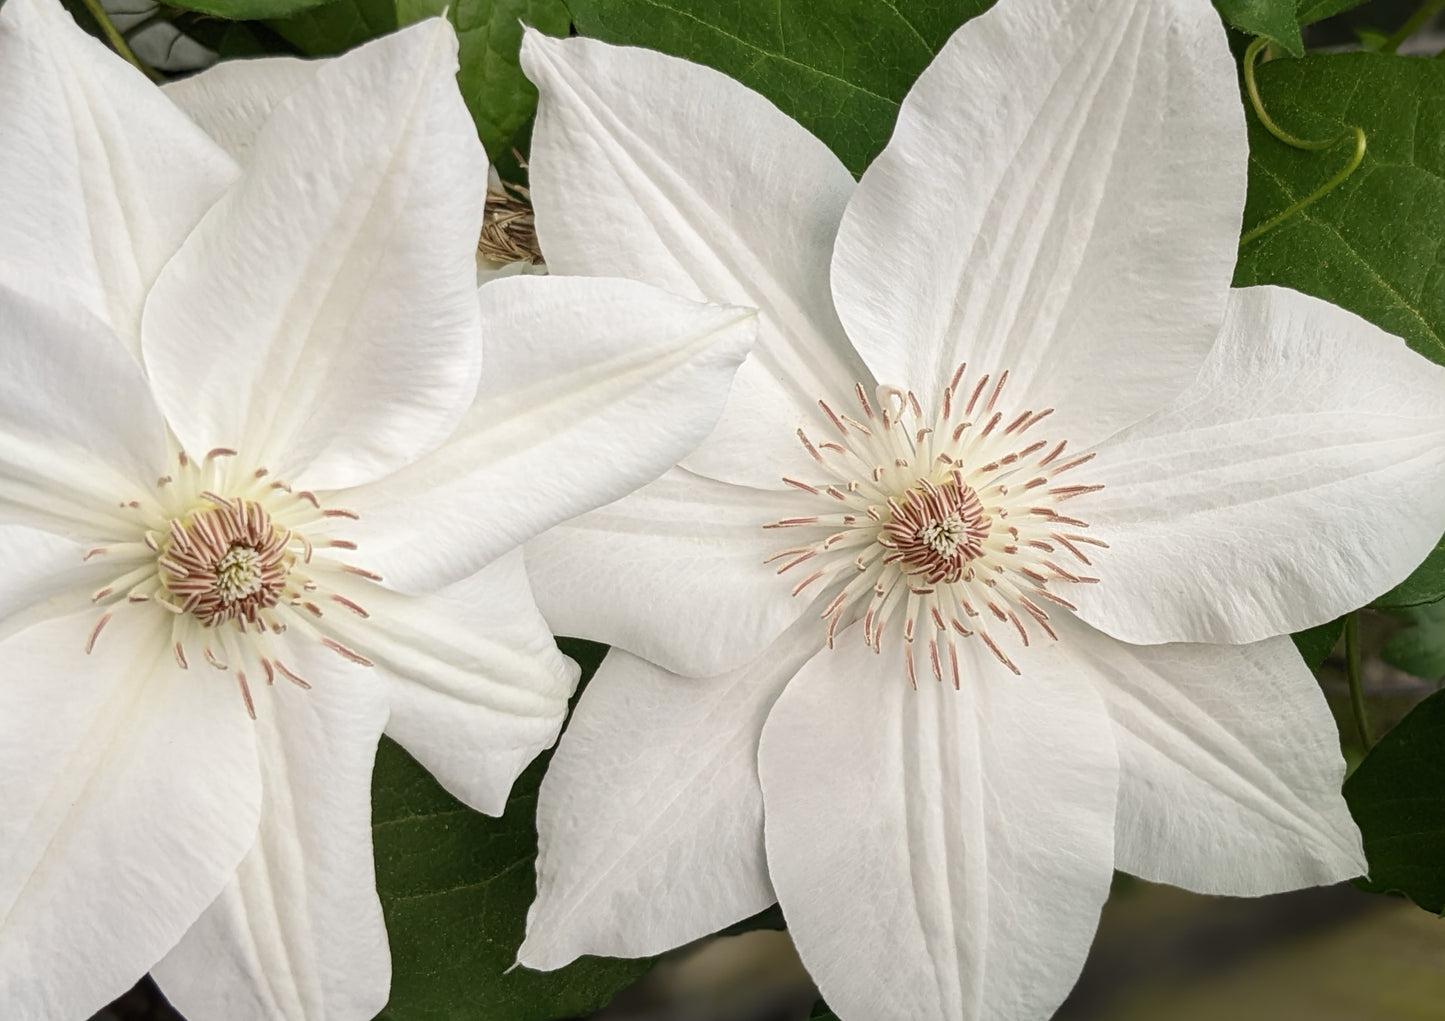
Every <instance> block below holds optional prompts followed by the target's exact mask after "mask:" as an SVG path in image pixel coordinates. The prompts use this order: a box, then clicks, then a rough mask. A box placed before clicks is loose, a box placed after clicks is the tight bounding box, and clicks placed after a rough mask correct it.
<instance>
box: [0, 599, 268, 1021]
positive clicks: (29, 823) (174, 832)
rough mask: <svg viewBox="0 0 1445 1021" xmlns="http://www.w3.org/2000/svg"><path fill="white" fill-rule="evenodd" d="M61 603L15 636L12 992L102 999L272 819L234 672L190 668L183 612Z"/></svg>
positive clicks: (7, 711)
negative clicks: (72, 609) (179, 660)
mask: <svg viewBox="0 0 1445 1021" xmlns="http://www.w3.org/2000/svg"><path fill="white" fill-rule="evenodd" d="M162 616H163V614H161V613H159V612H158V611H154V610H152V609H151V608H149V607H147V608H143V609H140V610H134V611H130V612H123V615H122V616H121V617H119V618H118V619H116V620H114V621H112V622H111V623H110V624H109V625H108V626H107V627H106V629H105V631H104V633H103V634H102V635H101V636H100V638H99V640H98V641H97V643H96V645H95V651H94V653H93V654H92V655H90V656H87V655H86V654H85V644H86V641H87V637H88V636H89V634H90V632H91V629H92V628H93V627H94V625H95V619H96V617H98V614H97V613H82V614H78V615H73V616H69V617H65V618H60V619H56V620H50V621H46V622H44V623H41V624H38V625H37V626H35V627H33V628H30V629H29V630H26V631H23V632H21V633H19V634H17V635H15V636H13V637H11V638H10V639H9V640H7V641H6V642H4V644H3V645H0V658H3V660H4V663H5V683H4V684H0V804H3V805H4V806H5V811H4V812H0V1003H4V1004H5V1013H6V1015H7V1016H9V1017H18V1018H72V1017H87V1016H89V1015H90V1014H92V1013H94V1012H95V1011H97V1010H99V1009H100V1008H101V1007H103V1006H104V1005H105V1004H106V1003H107V1002H108V1001H110V1000H112V999H114V998H115V997H116V996H119V995H120V994H121V993H123V992H125V990H126V989H128V988H130V986H131V985H132V984H133V983H134V982H135V981H136V980H137V979H139V978H140V977H141V976H142V975H143V974H145V972H146V970H147V969H148V968H150V966H151V965H152V964H153V963H155V961H156V960H157V959H158V958H159V957H160V956H161V955H162V954H163V953H165V952H166V950H167V949H169V948H170V947H171V946H173V945H174V944H175V942H176V940H178V939H179V938H180V937H181V935H182V934H183V933H184V932H185V931H186V928H187V927H188V926H190V924H191V923H192V922H193V921H195V919H196V918H197V917H198V916H199V915H200V913H201V912H202V911H203V910H205V907H206V905H207V904H209V903H211V901H212V900H214V899H215V897H216V895H217V894H218V893H220V891H221V889H222V887H224V885H225V884H226V882H227V881H228V880H229V879H230V877H231V875H232V874H233V873H234V872H235V869H236V865H237V863H238V862H239V861H240V860H241V858H242V856H243V855H244V854H245V853H246V849H247V848H249V847H250V846H251V842H252V840H253V839H254V838H255V833H256V819H257V814H258V811H259V801H260V791H261V785H260V779H259V777H258V775H257V772H256V751H255V744H254V738H253V736H252V725H251V721H250V719H249V718H248V717H247V716H246V710H245V708H244V707H243V706H242V704H241V699H240V696H239V695H238V694H237V692H236V687H235V683H234V682H233V681H232V680H231V679H230V678H228V677H226V676H225V675H223V674H219V673H217V672H216V671H213V670H210V669H207V670H206V671H205V673H204V674H201V673H197V672H196V671H194V670H191V671H183V670H181V669H179V668H178V667H177V666H176V665H175V661H174V659H173V658H172V655H171V649H170V643H169V641H168V638H167V635H168V634H169V618H167V619H166V620H161V619H159V618H161V617H162Z"/></svg>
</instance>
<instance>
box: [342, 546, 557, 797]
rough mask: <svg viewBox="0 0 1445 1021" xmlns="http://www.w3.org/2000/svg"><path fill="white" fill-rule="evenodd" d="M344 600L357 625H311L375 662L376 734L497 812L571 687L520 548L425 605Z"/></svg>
mask: <svg viewBox="0 0 1445 1021" xmlns="http://www.w3.org/2000/svg"><path fill="white" fill-rule="evenodd" d="M345 592H346V595H347V597H348V598H350V599H351V600H352V601H353V602H354V603H355V604H356V605H358V606H362V607H364V608H365V610H366V612H367V613H368V614H369V616H368V617H367V618H365V619H361V618H359V617H358V616H357V615H355V614H354V613H348V612H347V611H346V610H344V609H342V608H340V607H335V608H331V609H328V611H327V613H326V617H325V619H324V621H323V622H321V623H320V625H319V626H321V628H322V629H323V630H324V631H326V632H328V633H329V634H332V635H334V636H335V637H336V638H337V639H339V640H340V641H341V642H342V643H343V644H345V645H346V646H347V647H348V648H350V649H352V650H354V651H355V652H357V653H359V654H360V655H362V656H363V657H365V658H366V659H369V660H370V661H371V662H372V663H373V664H375V671H376V673H377V674H378V675H379V676H380V677H381V679H382V682H383V684H384V686H385V690H386V696H387V700H388V702H389V704H390V706H391V719H390V722H389V723H388V724H387V733H388V734H389V735H390V736H391V737H393V738H395V739H396V740H397V741H399V742H400V743H401V744H402V745H403V746H404V747H405V748H406V749H407V750H408V751H409V752H411V754H412V755H413V756H415V757H416V759H417V760H418V761H419V762H421V764H422V765H424V766H426V767H427V769H428V770H430V771H431V773H432V774H433V775H434V776H436V778H437V779H438V780H439V781H441V783H442V785H443V786H444V787H446V788H447V790H449V791H451V792H452V794H454V795H455V796H456V797H457V798H459V799H461V800H462V801H464V802H466V803H467V804H469V805H471V806H472V807H473V808H476V809H478V810H480V811H483V812H486V813H488V814H489V815H501V814H502V809H503V808H504V807H505V805H506V803H507V794H508V793H509V792H510V791H511V789H512V782H513V781H514V780H516V778H517V775H518V774H519V773H521V772H522V770H523V769H524V768H525V767H526V766H527V764H528V763H529V762H531V761H532V760H533V759H534V758H536V757H537V754H538V753H539V752H541V751H542V750H543V749H545V748H548V747H550V746H551V744H552V742H553V741H555V740H556V739H557V732H558V731H559V730H561V729H562V720H563V719H564V718H565V717H566V715H567V700H568V699H569V698H570V697H571V695H572V691H573V689H574V688H575V687H576V685H577V666H576V664H575V663H573V662H572V661H571V660H569V659H567V658H566V657H565V656H563V655H562V654H561V653H560V652H559V651H558V650H557V644H556V642H554V641H553V639H552V635H551V633H550V632H549V631H548V630H547V625H546V624H545V623H544V622H543V620H542V616H541V614H540V613H538V612H537V609H536V606H535V604H534V603H533V601H532V593H531V589H530V587H529V586H528V584H527V576H526V573H525V571H524V570H523V567H522V553H521V551H520V550H514V551H513V552H511V553H509V554H507V555H506V556H504V557H502V558H501V559H499V560H497V561H496V562H495V563H493V564H491V565H489V566H488V567H487V568H486V569H485V570H482V571H480V572H478V573H477V574H475V575H473V576H472V577H470V578H465V579H463V580H462V581H460V582H457V583H455V584H453V585H450V586H448V587H446V588H444V589H441V590H440V591H438V592H435V593H433V594H431V595H428V596H421V597H408V596H402V595H398V594H396V593H395V592H391V591H389V590H387V589H384V588H382V587H381V586H379V585H370V584H357V585H355V586H353V587H350V588H345Z"/></svg>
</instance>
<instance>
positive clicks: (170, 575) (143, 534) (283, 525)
mask: <svg viewBox="0 0 1445 1021" xmlns="http://www.w3.org/2000/svg"><path fill="white" fill-rule="evenodd" d="M237 456H238V455H237V454H236V452H235V451H233V450H231V449H229V448H217V449H215V450H212V451H210V452H209V453H207V454H206V456H205V457H204V458H202V459H201V460H200V461H199V462H197V461H196V460H194V459H191V458H188V457H187V456H186V455H185V454H184V453H180V454H178V455H177V457H176V464H175V470H174V471H173V472H172V473H171V474H168V475H166V476H163V477H162V478H161V479H159V480H158V481H157V484H156V487H155V492H154V494H153V497H152V498H151V499H149V500H137V501H131V502H129V503H127V504H126V505H125V506H128V507H130V508H131V509H132V510H133V511H134V513H135V517H136V526H135V527H136V533H135V535H134V536H132V537H131V538H130V539H128V540H124V541H118V542H114V543H111V544H110V545H108V546H100V547H95V548H93V549H90V550H87V551H86V554H85V559H87V560H90V559H92V558H95V557H102V556H103V557H105V558H106V561H107V562H108V563H110V564H112V565H113V567H114V569H115V575H114V576H113V580H112V581H111V582H110V583H109V584H108V585H105V586H104V587H102V588H101V589H99V590H98V591H97V592H96V593H95V594H94V595H93V596H92V601H93V602H94V603H96V604H97V606H100V607H103V608H104V611H103V613H102V615H101V616H100V618H99V619H98V621H97V623H96V625H95V627H94V629H93V630H92V631H91V633H90V636H89V638H88V641H87V643H86V651H87V652H91V651H92V650H93V649H94V648H95V645H96V642H97V641H98V640H99V639H100V635H101V631H102V630H103V629H104V628H105V626H106V624H107V623H109V622H110V621H111V620H112V618H113V617H115V615H116V614H117V613H127V614H131V613H154V612H161V613H163V614H164V615H165V619H166V620H167V621H168V623H169V628H170V642H169V645H170V646H171V648H170V650H169V652H168V655H169V654H171V653H173V654H174V659H175V662H176V665H177V666H178V667H180V668H181V669H182V670H190V669H191V667H192V665H193V664H196V663H200V664H207V665H209V666H211V667H214V668H215V669H217V670H222V671H226V672H228V673H231V674H232V675H233V676H234V677H235V680H236V683H237V684H238V685H239V687H240V692H241V698H242V702H243V704H244V706H245V708H246V711H247V713H248V714H250V715H251V716H252V717H253V718H254V717H255V715H256V703H255V699H254V697H253V693H252V690H251V680H250V679H251V678H263V679H264V681H265V683H266V684H267V685H271V684H274V683H275V681H276V678H277V677H278V676H279V677H282V678H284V679H286V680H287V681H290V682H291V683H292V684H294V685H296V686H297V687H300V688H310V687H311V685H310V683H309V682H308V681H307V680H306V679H305V678H303V677H302V676H301V675H299V674H298V673H296V671H295V670H293V669H291V667H289V666H288V665H287V664H286V663H284V662H282V659H281V657H280V655H279V654H278V652H277V648H278V642H277V641H276V640H275V639H276V638H277V637H278V636H281V635H284V634H286V633H287V632H288V631H290V632H292V633H295V634H297V635H300V636H302V637H304V638H308V639H312V640H314V641H315V642H316V643H317V644H318V645H319V646H320V647H321V648H325V649H327V650H329V651H330V652H332V653H335V654H336V655H337V656H339V657H341V658H342V659H344V660H347V661H349V662H351V663H355V664H357V665H360V666H371V661H370V660H368V659H367V658H366V657H365V656H363V655H361V654H360V653H359V652H357V651H356V650H355V649H353V648H351V647H350V646H349V645H346V644H343V643H342V642H340V641H338V640H337V639H336V638H335V637H333V636H332V635H331V634H330V633H329V630H330V629H329V628H328V627H327V621H326V620H325V618H326V610H323V609H322V606H323V605H325V606H327V607H328V608H331V607H335V608H336V609H337V611H338V612H342V613H345V614H347V615H348V616H352V617H356V618H361V619H362V620H365V619H367V618H368V617H369V616H370V614H369V613H368V612H367V611H366V609H365V607H364V606H363V605H362V604H361V603H360V602H358V601H357V599H355V598H353V597H352V595H348V594H346V593H347V592H351V591H353V590H354V587H355V585H356V584H358V583H357V582H354V581H346V580H344V579H347V578H361V579H365V580H366V582H372V581H379V580H380V576H379V575H377V574H375V573H373V572H371V571H367V570H365V569H364V568H361V567H359V566H357V565H355V564H352V563H348V562H346V561H344V560H342V559H338V557H340V556H346V555H348V554H350V553H352V552H354V551H355V550H356V548H357V544H356V543H355V542H353V541H351V540H349V539H345V538H340V537H335V536H333V535H332V534H330V533H331V529H332V528H333V527H335V525H336V522H338V521H340V522H345V521H354V520H356V514H355V513H354V512H353V511H349V510H346V509H344V508H336V507H324V506H322V503H321V501H320V500H319V499H318V498H317V496H316V495H315V494H314V493H311V492H306V491H293V490H292V488H291V487H290V486H287V485H286V484H285V483H284V482H279V481H276V480H272V479H271V478H270V477H269V476H270V473H269V472H268V471H267V470H266V469H264V468H254V469H248V470H242V469H241V468H240V466H239V465H237V464H236V463H235V460H234V459H235V458H236V457H237ZM333 589H339V590H337V591H333Z"/></svg>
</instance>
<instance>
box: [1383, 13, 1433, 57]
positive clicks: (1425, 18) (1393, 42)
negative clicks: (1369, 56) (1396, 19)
mask: <svg viewBox="0 0 1445 1021" xmlns="http://www.w3.org/2000/svg"><path fill="white" fill-rule="evenodd" d="M1441 11H1445V0H1425V2H1424V3H1422V4H1421V5H1420V6H1419V7H1418V8H1416V10H1415V13H1414V14H1412V15H1410V17H1409V18H1408V19H1406V21H1405V23H1404V24H1403V25H1401V26H1400V27H1399V28H1397V29H1395V33H1394V35H1392V36H1390V38H1388V39H1386V40H1385V45H1384V46H1381V47H1380V52H1381V53H1394V52H1395V51H1396V50H1398V49H1399V48H1400V44H1401V43H1402V42H1404V41H1405V40H1406V39H1408V38H1410V37H1411V36H1412V35H1414V34H1415V33H1416V32H1418V31H1420V29H1422V28H1424V27H1425V25H1426V24H1427V23H1428V22H1429V21H1430V19H1431V18H1433V17H1435V15H1437V14H1439V13H1440V12H1441Z"/></svg>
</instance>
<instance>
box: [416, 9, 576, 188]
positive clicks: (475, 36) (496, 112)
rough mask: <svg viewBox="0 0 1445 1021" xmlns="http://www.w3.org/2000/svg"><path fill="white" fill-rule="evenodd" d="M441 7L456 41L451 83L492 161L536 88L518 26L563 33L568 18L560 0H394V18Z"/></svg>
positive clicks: (532, 102)
mask: <svg viewBox="0 0 1445 1021" xmlns="http://www.w3.org/2000/svg"><path fill="white" fill-rule="evenodd" d="M444 10H445V11H446V12H447V17H448V18H449V19H451V23H452V25H453V26H454V27H455V28H456V30H457V39H458V40H459V41H460V43H461V53H460V55H459V58H460V62H461V70H460V71H458V72H457V83H458V84H459V85H460V86H461V89H462V98H464V99H465V100H466V101H467V109H469V110H470V111H471V112H472V119H473V120H474V121H476V123H477V134H478V135H479V136H480V137H481V139H482V144H483V145H484V146H486V148H487V155H488V156H490V157H491V158H492V160H493V161H495V160H496V159H497V158H498V157H499V156H500V155H502V154H503V153H505V152H506V151H507V145H508V143H509V142H510V141H511V139H512V136H513V135H515V134H516V133H517V129H518V128H520V127H521V126H522V124H523V123H524V122H525V121H526V120H527V118H528V117H530V116H531V115H532V111H533V110H535V109H536V108H537V90H536V88H535V87H533V85H532V83H531V82H529V81H528V80H527V77H526V75H524V74H522V67H521V64H520V63H519V62H518V56H517V53H518V50H519V49H520V48H521V45H522V26H523V24H526V25H530V26H531V27H533V28H536V29H539V30H540V31H543V32H546V33H547V34H548V35H560V36H565V35H566V34H567V29H568V26H569V24H570V19H569V17H568V14H567V6H566V4H565V3H563V0H396V16H397V20H398V21H399V22H400V23H401V24H403V25H410V24H411V23H412V22H414V21H420V20H421V19H422V18H429V17H431V16H433V15H436V14H440V13H442V11H444Z"/></svg>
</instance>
